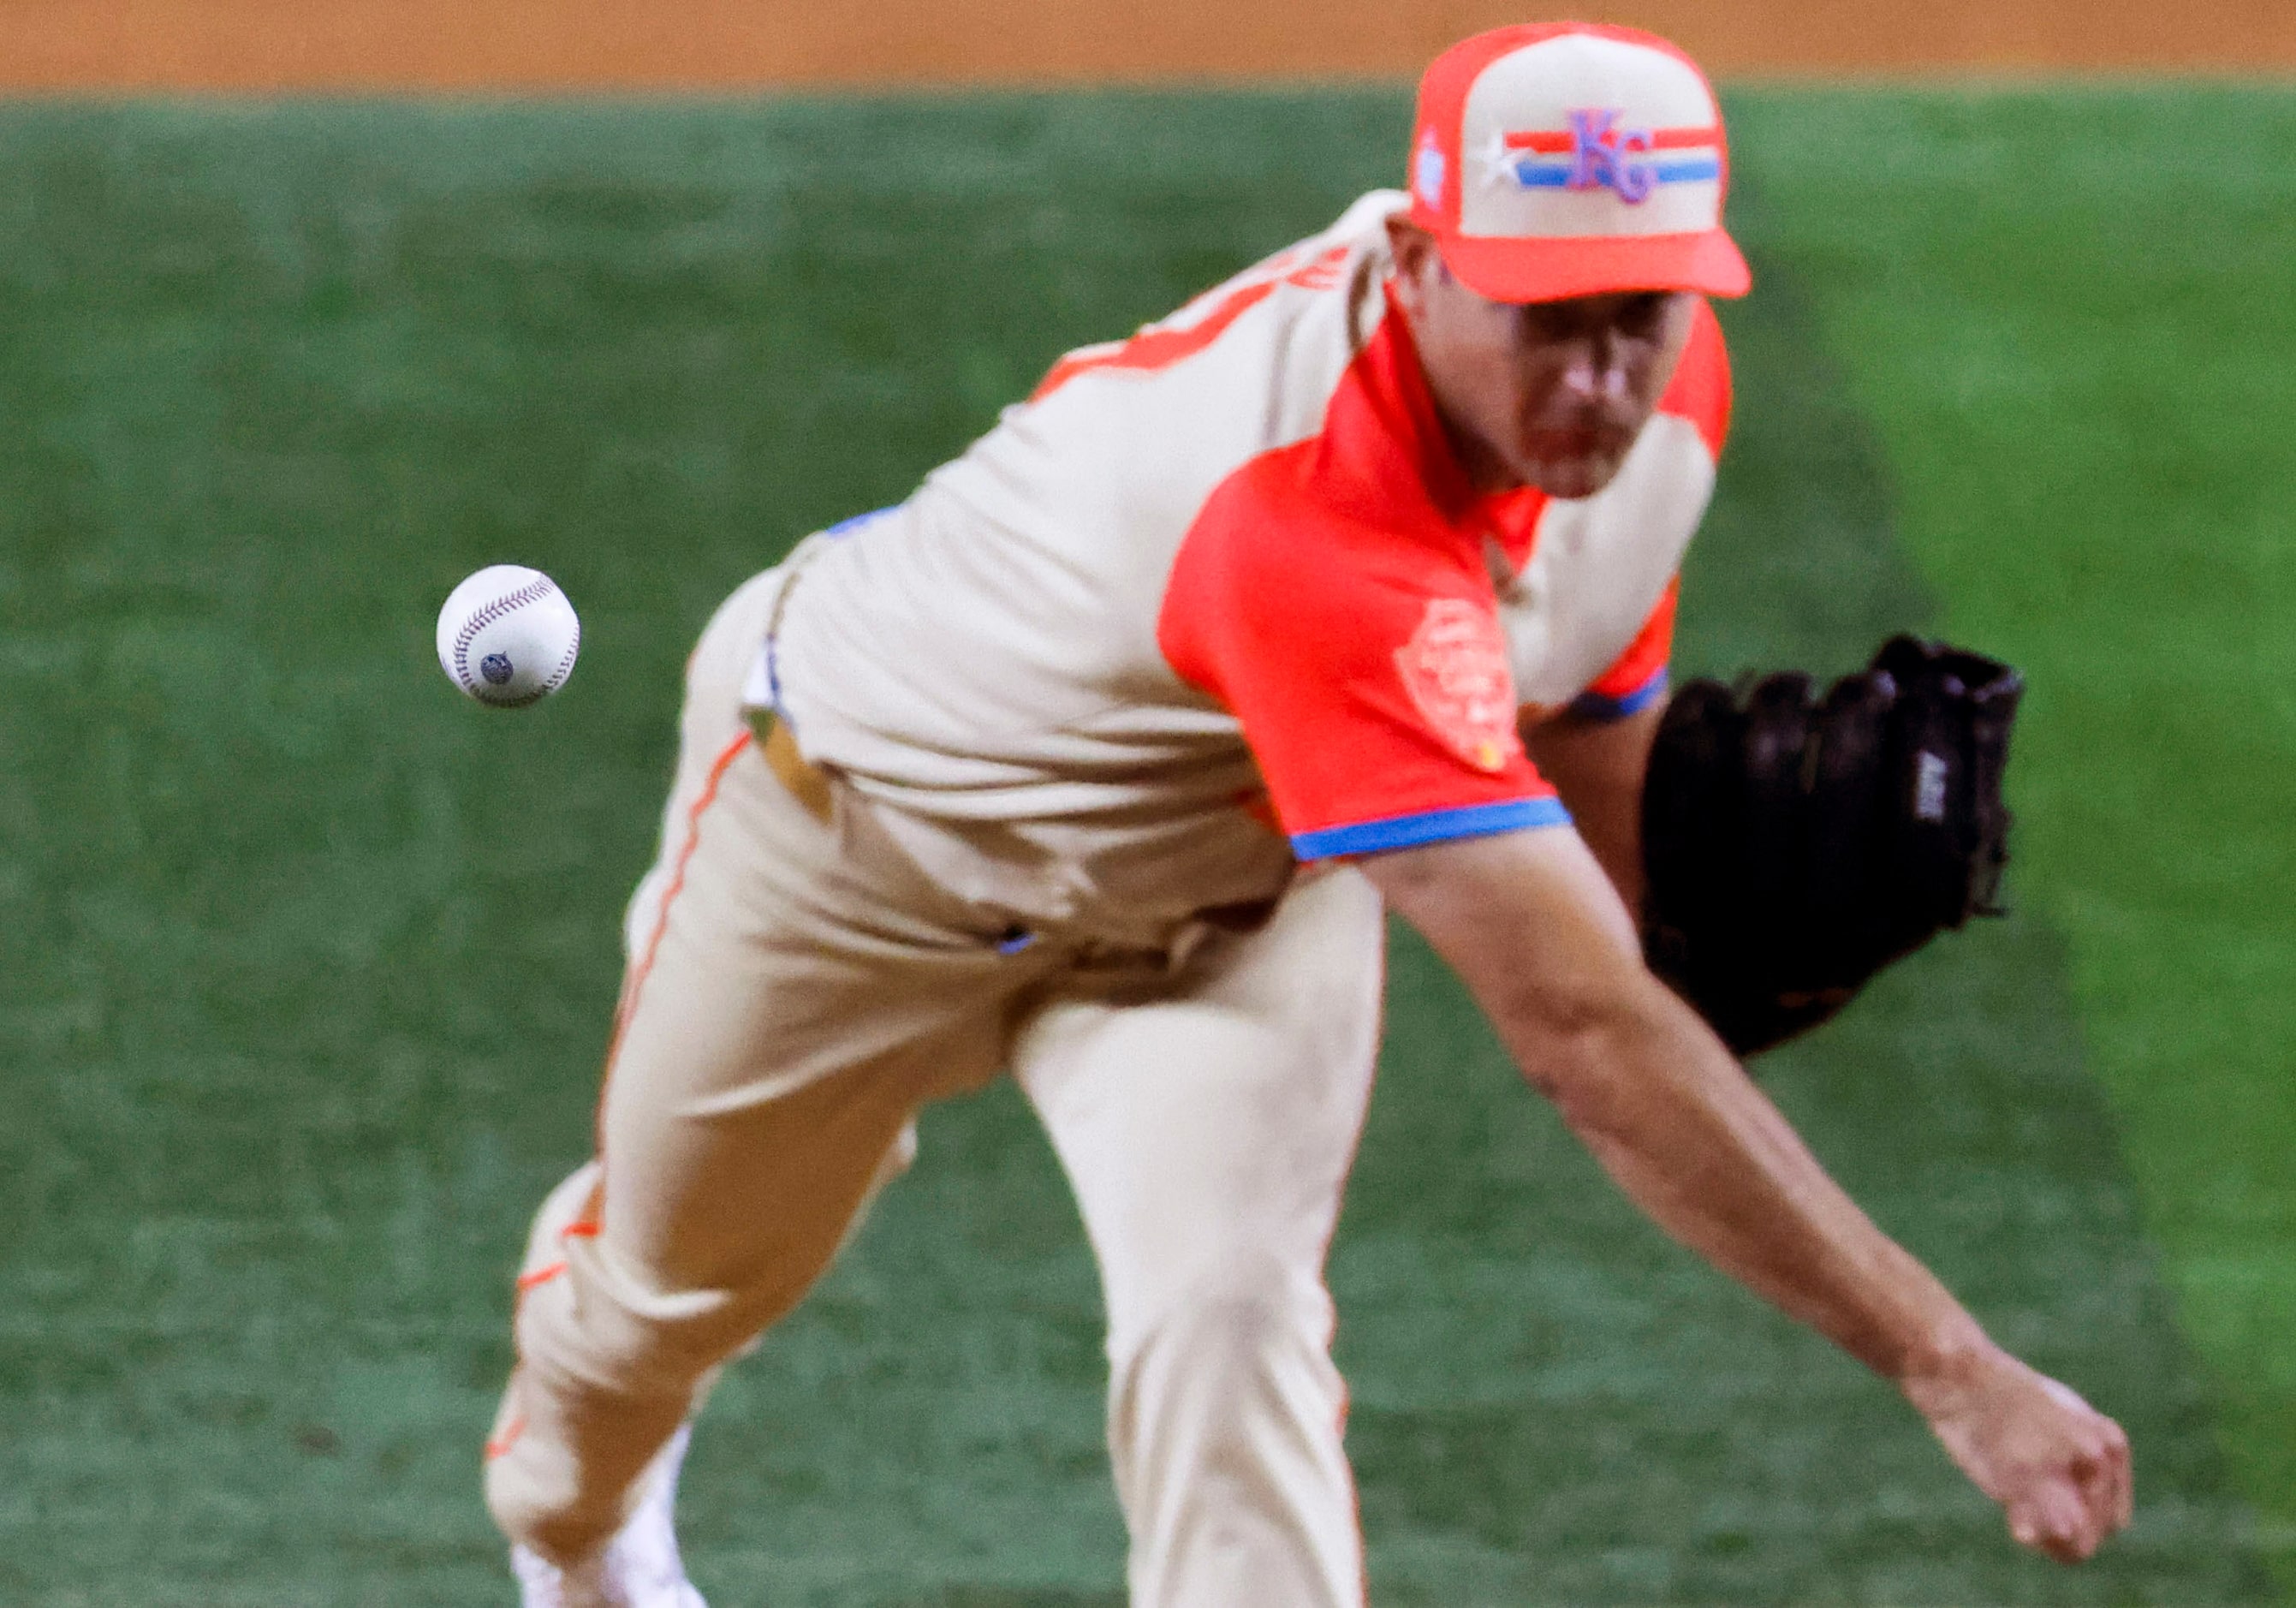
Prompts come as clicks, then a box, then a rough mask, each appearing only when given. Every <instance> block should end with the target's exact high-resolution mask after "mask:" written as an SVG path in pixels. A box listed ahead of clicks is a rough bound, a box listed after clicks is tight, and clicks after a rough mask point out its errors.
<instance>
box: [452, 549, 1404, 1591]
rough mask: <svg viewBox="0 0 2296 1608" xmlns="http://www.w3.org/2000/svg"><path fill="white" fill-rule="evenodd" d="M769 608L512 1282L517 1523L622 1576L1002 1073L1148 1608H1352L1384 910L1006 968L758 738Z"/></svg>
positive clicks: (677, 803)
mask: <svg viewBox="0 0 2296 1608" xmlns="http://www.w3.org/2000/svg"><path fill="white" fill-rule="evenodd" d="M778 584H779V578H778V575H777V572H774V571H768V572H767V574H766V575H764V576H760V577H759V578H757V579H756V580H753V581H752V582H750V584H749V585H748V586H746V587H743V588H742V590H740V591H738V592H736V593H735V594H734V596H733V597H732V598H731V599H729V600H728V601H727V603H726V605H725V607H724V608H723V609H721V610H720V611H719V612H718V614H717V618H716V619H713V620H712V622H711V623H710V626H709V629H708V630H707V631H706V632H705V633H704V635H703V636H702V639H701V644H700V646H699V647H698V648H697V649H696V650H695V652H694V657H693V660H692V662H691V664H690V666H689V669H688V672H687V686H686V707H685V716H684V720H683V725H682V730H681V748H680V755H679V759H678V766H677V772H676V782H675V784H674V786H673V790H672V793H671V797H670V800H669V805H668V810H667V813H666V816H665V819H664V828H663V836H662V848H661V855H660V859H659V861H658V863H657V864H656V865H655V866H654V867H653V868H652V871H651V872H649V873H648V874H647V876H646V877H645V879H644V882H642V883H641V884H640V887H639V890H638V892H637V895H636V897H635V898H634V899H633V900H632V903H631V909H630V919H629V923H628V929H627V938H628V943H629V957H630V958H629V967H628V971H627V977H626V980H625V983H624V987H623V995H622V999H621V1004H620V1008H619V1013H618V1017H617V1024H616V1030H615V1040H614V1046H613V1048H612V1050H611V1053H610V1055H609V1060H608V1069H607V1077H606V1084H605V1089H604V1092H603V1097H602V1101H601V1105H600V1112H599V1153H598V1157H597V1159H596V1160H594V1161H592V1162H590V1163H589V1164H588V1165H586V1166H585V1167H584V1168H582V1169H580V1170H578V1171H577V1172H576V1173H575V1174H574V1175H573V1176H572V1177H570V1178H569V1179H567V1180H566V1182H565V1183H564V1184H562V1185H561V1186H560V1187H559V1188H558V1189H556V1190H555V1191H553V1193H552V1194H551V1195H550V1197H549V1198H548V1199H547V1200H546V1201H545V1202H544V1204H543V1207H542V1209H541V1211H540V1213H539V1214H538V1215H537V1218H536V1220H535V1224H534V1227H533V1231H532V1235H531V1236H530V1241H529V1249H528V1252H527V1256H526V1259H525V1263H524V1266H523V1268H522V1269H521V1275H520V1278H519V1300H518V1308H517V1313H516V1318H515V1339H516V1344H517V1354H518V1361H517V1365H516V1367H515V1369H514V1371H513V1373H512V1378H511V1382H510V1384H509V1387H508V1389H507V1390H506V1391H505V1392H504V1400H503V1404H502V1408H501V1412H500V1415H499V1416H498V1418H497V1420H496V1428H495V1432H494V1435H493V1437H492V1439H491V1440H490V1442H489V1444H488V1448H487V1449H488V1463H487V1478H486V1487H487V1499H488V1505H489V1506H490V1508H491V1509H492V1511H493V1513H494V1515H495V1518H496V1522H498V1523H499V1524H500V1525H501V1526H502V1528H503V1530H504V1532H505V1533H506V1534H508V1535H509V1536H510V1537H511V1538H513V1539H515V1540H518V1541H520V1542H522V1543H524V1544H525V1545H527V1546H530V1547H532V1548H533V1549H535V1550H536V1551H537V1552H539V1553H541V1554H542V1555H545V1556H546V1557H551V1558H554V1559H556V1560H559V1561H561V1562H570V1561H572V1560H574V1559H576V1558H578V1557H580V1556H582V1555H585V1554H586V1553H588V1552H590V1551H592V1550H594V1548H596V1547H597V1546H600V1545H602V1544H603V1542H604V1541H605V1539H606V1538H608V1537H609V1536H610V1535H611V1534H612V1533H613V1531H614V1530H616V1529H618V1528H619V1525H620V1524H621V1522H622V1521H623V1519H624V1517H625V1515H626V1514H627V1513H628V1512H630V1511H631V1510H632V1508H633V1507H634V1506H635V1504H636V1502H637V1500H638V1499H639V1497H640V1495H641V1494H642V1491H643V1487H644V1480H645V1479H646V1478H647V1477H648V1469H649V1464H652V1462H653V1460H654V1459H655V1457H656V1456H657V1454H658V1452H659V1451H660V1448H662V1447H663V1446H664V1445H665V1444H666V1443H667V1442H668V1440H669V1438H670V1436H671V1435H672V1434H673V1433H674V1432H676V1429H677V1427H678V1425H679V1424H680V1423H682V1422H683V1421H685V1419H686V1418H688V1417H689V1416H690V1415H692V1414H693V1412H694V1411H695V1410H696V1409H697V1407H698V1406H699V1403H700V1399H701V1395H702V1394H703V1393H704V1392H705V1391H706V1390H707V1387H708V1383H709V1380H710V1378H711V1377H712V1376H713V1374H714V1371H715V1369H716V1368H717V1366H719V1365H720V1364H722V1363H723V1362H724V1361H725V1360H726V1358H729V1357H731V1356H733V1355H734V1353H735V1352H737V1351H739V1350H742V1348H743V1347H744V1346H746V1345H747V1344H749V1343H750V1341H752V1340H753V1339H754V1338H755V1337H756V1336H757V1335H758V1334H759V1333H761V1332H763V1331H764V1330H765V1329H766V1328H767V1326H769V1325H771V1324H773V1323H774V1322H775V1320H776V1319H778V1318H779V1317H782V1316H783V1314H784V1313H786V1312H788V1311H789V1310H790V1309H791V1308H793V1307H794V1306H795V1305H796V1304H797V1303H798V1301H799V1300H800V1299H801V1298H802V1297H803V1296H804V1294H805V1292H806V1291H807V1290H808V1288H809V1287H810V1286H811V1285H812V1284H813V1283H814V1281H815V1280H816V1278H818V1277H819V1276H820V1275H821V1274H822V1273H823V1271H824V1269H825V1268H827V1267H828V1266H829V1264H830V1262H831V1260H832V1258H833V1257H834V1256H835V1255H836V1253H837V1251H838V1249H839V1247H840V1245H841V1244H842V1243H844V1241H845V1239H846V1238H847V1236H848V1235H849V1232H850V1231H851V1229H852V1227H853V1226H854V1225H855V1223H856V1222H857V1220H858V1218H859V1217H860V1215H861V1213H862V1212H863V1211H864V1210H865V1208H866V1206H867V1203H868V1202H869V1200H870V1198H871V1196H872V1195H873V1193H874V1192H875V1191H876V1189H877V1188H879V1187H880V1186H881V1185H882V1184H883V1183H884V1182H885V1181H886V1180H888V1179H889V1178H890V1177H892V1176H894V1175H895V1174H897V1173H898V1171H899V1170H900V1169H901V1168H902V1167H903V1166H905V1165H906V1161H907V1159H908V1156H909V1155H910V1153H912V1150H913V1147H914V1133H915V1128H914V1116H915V1113H916V1112H917V1110H918V1108H919V1107H920V1106H921V1105H922V1103H925V1102H926V1101H929V1100H931V1099H933V1098H935V1097H938V1096H943V1095H950V1094H954V1093H957V1092H960V1091H963V1090H966V1089H970V1088H973V1087H979V1086H980V1085H981V1084H983V1083H985V1082H986V1081H988V1079H992V1078H994V1077H995V1076H996V1075H997V1074H998V1073H999V1072H1000V1071H1006V1070H1009V1071H1012V1072H1013V1075H1014V1076H1015V1077H1016V1078H1017V1079H1018V1080H1019V1082H1020V1084H1021V1087H1022V1089H1023V1090H1024V1091H1025V1092H1026V1094H1027V1095H1028V1097H1029V1101H1030V1102H1031V1103H1032V1104H1033V1106H1034V1107H1035V1109H1036V1111H1037V1113H1038V1115H1039V1117H1040V1118H1041V1120H1043V1122H1044V1124H1045V1127H1046V1131H1047V1133H1048V1134H1049V1135H1050V1136H1051V1139H1052V1142H1053V1145H1054V1150H1055V1151H1056V1153H1058V1155H1059V1158H1060V1161H1061V1164H1062V1168H1063V1169H1064V1170H1065V1172H1066V1174H1067V1177H1068V1179H1069V1181H1070V1185H1071V1186H1072V1187H1073V1189H1074V1190H1075V1193H1076V1196H1077V1200H1078V1204H1079V1206H1080V1208H1081V1210H1082V1215H1083V1218H1084V1222H1085V1227H1086V1230H1087V1234H1088V1235H1089V1236H1090V1239H1091V1242H1092V1245H1093V1249H1094V1251H1095V1254H1096V1257H1097V1259H1098V1264H1099V1268H1100V1273H1101V1279H1102V1288H1103V1296H1104V1299H1105V1302H1106V1307H1107V1314H1108V1359H1109V1368H1110V1382H1109V1401H1108V1444H1109V1452H1110V1457H1111V1463H1112V1464H1113V1467H1114V1473H1115V1478H1116V1485H1117V1491H1118V1495H1119V1499H1120V1501H1121V1504H1122V1506H1123V1510H1124V1514H1125V1519H1126V1522H1127V1524H1128V1528H1129V1530H1130V1534H1131V1541H1132V1546H1131V1555H1130V1563H1129V1569H1128V1573H1129V1579H1130V1586H1131V1596H1132V1601H1133V1602H1134V1603H1135V1604H1141V1605H1143V1608H1230V1605H1233V1608H1258V1605H1263V1604H1284V1605H1285V1608H1355V1605H1357V1604H1361V1603H1362V1602H1363V1600H1364V1580H1363V1562H1362V1548H1361V1541H1360V1538H1359V1536H1358V1533H1357V1525H1356V1517H1355V1498H1354V1490H1353V1486H1352V1482H1351V1479H1350V1475H1349V1470H1348V1465H1347V1461H1346V1458H1345V1456H1344V1453H1343V1451H1342V1449H1341V1426H1342V1419H1343V1416H1344V1413H1345V1405H1346V1399H1345V1393H1344V1390H1343V1387H1342V1385H1341V1380H1340V1377H1339V1374H1338V1373H1337V1371H1336V1370H1335V1369H1334V1368H1333V1364H1332V1361H1331V1358H1330V1345H1331V1341H1332V1333H1333V1308H1332V1301H1331V1297H1330V1295H1329V1293H1328V1292H1327V1291H1326V1290H1325V1288H1324V1277H1323V1269H1324V1254H1325V1251H1326V1249H1327V1247H1328V1245H1329V1243H1330V1239H1331V1235H1332V1231H1333V1225H1334V1223H1335V1220H1336V1218H1337V1216H1338V1212H1339V1206H1340V1197H1341V1187H1342V1185H1343V1184H1344V1182H1345V1178H1346V1175H1347V1172H1348V1169H1349V1164H1350V1162H1351V1161H1352V1159H1353V1153H1354V1148H1355V1142H1356V1138H1357V1134H1358V1132H1359V1131H1360V1128H1361V1125H1362V1120H1363V1115H1364V1110H1365V1103H1366V1102H1367V1100H1368V1098H1369V1095H1370V1089H1371V1079H1372V1066H1373V1061H1374V1052H1375V1048H1376V1038H1377V1034H1378V1017H1379V997H1380V988H1381V964H1382V921H1381V913H1380V907H1379V900H1378V898H1377V896H1376V894H1375V893H1374V891H1373V890H1372V889H1371V888H1370V886H1369V884H1368V883H1366V882H1365V881H1364V880H1363V879H1361V878H1360V877H1358V876H1357V875H1356V874H1353V873H1352V872H1347V871H1340V872H1334V873H1332V874H1325V875H1322V876H1318V877H1314V878H1310V879H1307V880H1303V881H1302V882H1300V883H1299V884H1297V885H1296V886H1295V887H1294V888H1293V889H1292V890H1291V891H1290V892H1289V893H1288V894H1287V895H1286V896H1285V897H1284V898H1283V900H1282V901H1281V903H1280V904H1279V906H1278V907H1277V909H1276V912H1275V915H1274V917H1273V918H1272V919H1271V920H1270V921H1269V922H1268V923H1267V925H1266V926H1265V927H1263V928H1261V929H1260V930H1259V931H1256V932H1252V933H1250V934H1235V933H1229V932H1219V931H1211V932H1202V931H1199V932H1193V933H1191V934H1189V935H1188V937H1189V940H1190V941H1188V942H1187V943H1186V944H1185V946H1182V947H1180V948H1176V949H1175V950H1173V951H1171V952H1169V953H1158V952H1146V951H1141V950H1138V949H1136V948H1135V949H1127V948H1112V947H1110V946H1107V945H1104V944H1103V943H1100V942H1098V941H1097V940H1095V939H1094V937H1093V935H1092V934H1091V933H1090V932H1088V931H1042V932H1039V933H1037V941H1035V942H1033V943H1032V944H1030V945H1029V946H1028V947H1027V948H1021V949H1020V950H1019V951H1018V952H1017V953H1006V952H1004V950H1005V949H1009V948H1012V946H1011V945H1009V944H1007V945H1005V946H1004V948H1000V946H999V942H998V939H999V938H1000V937H1001V936H1003V935H1002V934H1001V933H1000V932H998V931H982V930H981V928H982V926H983V918H982V916H981V915H980V911H979V910H978V909H977V908H975V907H970V906H968V905H966V904H964V903H963V902H962V901H960V900H958V899H956V898H954V897H953V896H951V895H950V894H948V893H947V892H946V891H945V890H942V889H941V888H939V887H938V886H936V885H935V884H934V883H933V882H931V881H929V880H928V879H927V878H926V877H925V876H924V875H923V874H922V873H921V872H920V871H919V870H918V869H917V868H916V866H914V863H913V862H912V861H910V860H909V859H908V858H907V857H906V856H904V855H903V854H902V852H901V851H900V850H899V849H897V848H896V847H895V846H894V845H893V844H892V843H891V842H890V841H889V840H888V839H887V838H886V837H885V836H884V835H883V833H882V830H881V828H880V827H878V826H877V825H875V821H874V817H873V814H872V811H871V809H870V808H868V807H866V806H865V805H863V804H861V803H860V802H859V801H857V800H854V799H853V798H852V797H851V796H850V795H849V794H847V793H845V792H842V790H840V789H836V788H833V787H832V788H830V789H828V790H826V791H825V792H824V793H823V794H822V795H821V796H809V795H810V794H811V793H812V791H813V790H814V789H816V788H819V787H821V778H820V777H819V775H818V773H814V774H812V775H811V776H810V778H808V777H807V776H802V775H800V776H791V775H790V773H789V769H788V759H789V751H787V750H786V749H778V750H777V751H775V752H773V753H770V754H769V752H768V747H769V745H768V743H767V742H764V741H762V740H761V739H760V738H758V736H757V735H755V734H753V733H752V732H751V730H750V726H748V724H747V723H746V720H745V716H744V712H743V710H742V707H741V686H742V679H743V676H744V673H745V672H746V671H747V669H748V668H749V664H750V660H751V658H752V657H753V656H754V654H755V653H756V652H757V650H758V645H759V643H760V642H761V640H762V638H763V636H764V632H765V629H766V626H767V619H768V618H769V615H770V611H771V608H772V604H773V598H774V594H775V587H776V586H777V585H778ZM777 763H778V764H779V766H780V768H779V769H777V768H776V765H777ZM793 782H794V783H796V786H795V787H794V788H793V786H792V783H793Z"/></svg>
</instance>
